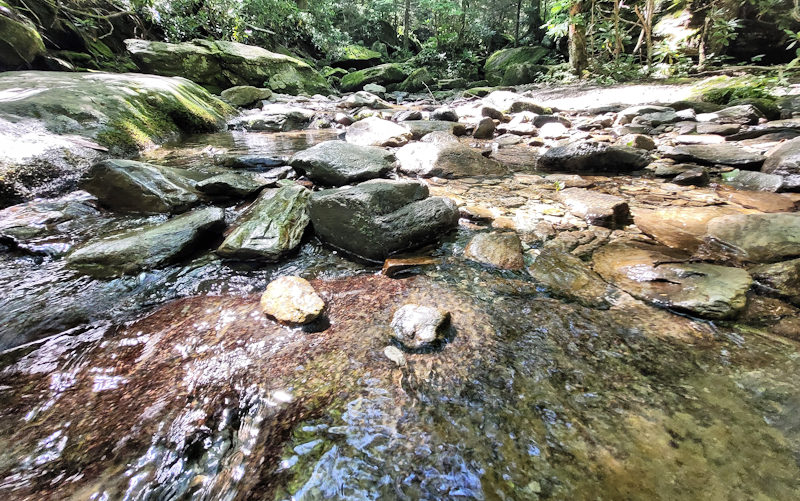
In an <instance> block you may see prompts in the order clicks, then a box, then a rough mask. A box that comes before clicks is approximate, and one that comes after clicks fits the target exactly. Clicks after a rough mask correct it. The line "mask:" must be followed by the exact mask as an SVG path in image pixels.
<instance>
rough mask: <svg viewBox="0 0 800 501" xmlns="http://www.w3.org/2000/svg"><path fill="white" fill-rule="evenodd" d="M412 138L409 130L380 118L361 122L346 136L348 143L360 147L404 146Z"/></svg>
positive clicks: (371, 118)
mask: <svg viewBox="0 0 800 501" xmlns="http://www.w3.org/2000/svg"><path fill="white" fill-rule="evenodd" d="M404 123H407V122H404ZM411 137H412V134H411V132H409V130H408V129H407V128H405V127H403V126H400V125H398V124H396V123H394V122H390V121H388V120H383V119H381V118H378V117H369V118H365V119H364V120H359V121H358V122H356V123H354V124H353V125H351V126H350V127H348V128H347V133H346V134H345V140H346V141H347V142H348V143H352V144H356V145H359V146H403V145H404V144H406V143H408V141H409V140H410V139H411Z"/></svg>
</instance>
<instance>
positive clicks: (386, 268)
mask: <svg viewBox="0 0 800 501" xmlns="http://www.w3.org/2000/svg"><path fill="white" fill-rule="evenodd" d="M435 264H439V260H438V259H434V258H432V257H428V256H423V257H400V258H390V259H387V260H386V261H384V262H383V268H382V269H381V273H382V274H384V275H386V276H387V277H393V276H395V275H397V274H398V273H401V272H403V271H405V270H407V269H409V268H415V267H417V266H432V265H435Z"/></svg>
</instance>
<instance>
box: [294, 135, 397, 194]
mask: <svg viewBox="0 0 800 501" xmlns="http://www.w3.org/2000/svg"><path fill="white" fill-rule="evenodd" d="M394 161H395V157H394V155H393V154H392V153H390V152H388V151H386V150H384V149H383V148H377V147H375V146H361V145H358V144H352V143H346V142H344V141H325V142H322V143H319V144H316V145H314V146H312V147H311V148H308V149H306V150H303V151H300V152H298V153H296V154H295V155H294V156H293V157H292V158H291V160H289V165H291V166H292V167H294V168H295V169H297V170H298V171H300V172H302V173H304V174H305V175H306V176H308V178H309V179H311V180H312V181H314V182H315V183H317V184H321V185H324V186H342V185H345V184H352V183H358V182H361V181H366V180H369V179H375V178H379V177H383V176H384V175H385V174H386V173H387V172H389V171H390V170H392V168H394Z"/></svg>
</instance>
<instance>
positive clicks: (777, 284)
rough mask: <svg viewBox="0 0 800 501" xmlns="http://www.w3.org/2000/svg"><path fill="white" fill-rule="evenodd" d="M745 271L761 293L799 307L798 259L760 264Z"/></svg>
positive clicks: (799, 263)
mask: <svg viewBox="0 0 800 501" xmlns="http://www.w3.org/2000/svg"><path fill="white" fill-rule="evenodd" d="M747 271H748V272H749V273H750V275H751V276H752V277H753V279H754V280H755V282H756V285H757V286H758V287H759V288H760V289H762V290H763V291H765V292H767V293H768V294H774V295H778V296H780V297H783V298H786V299H788V300H789V301H790V302H792V303H794V304H795V305H798V306H800V259H792V260H789V261H783V262H780V263H774V264H760V265H758V266H753V267H752V268H749V269H748V270H747Z"/></svg>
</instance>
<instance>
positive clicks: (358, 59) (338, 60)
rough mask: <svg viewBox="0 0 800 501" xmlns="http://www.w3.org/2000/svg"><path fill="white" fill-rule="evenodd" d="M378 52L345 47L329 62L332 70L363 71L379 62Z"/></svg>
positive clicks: (363, 48)
mask: <svg viewBox="0 0 800 501" xmlns="http://www.w3.org/2000/svg"><path fill="white" fill-rule="evenodd" d="M382 57H383V56H382V55H381V53H380V52H377V51H374V50H371V49H368V48H366V47H363V46H361V45H345V46H344V47H342V48H341V49H340V50H339V51H337V52H336V54H335V56H334V57H333V59H332V60H331V66H333V67H334V68H355V69H357V70H363V69H364V68H369V67H371V66H375V65H376V64H378V63H380V62H381V59H382Z"/></svg>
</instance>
